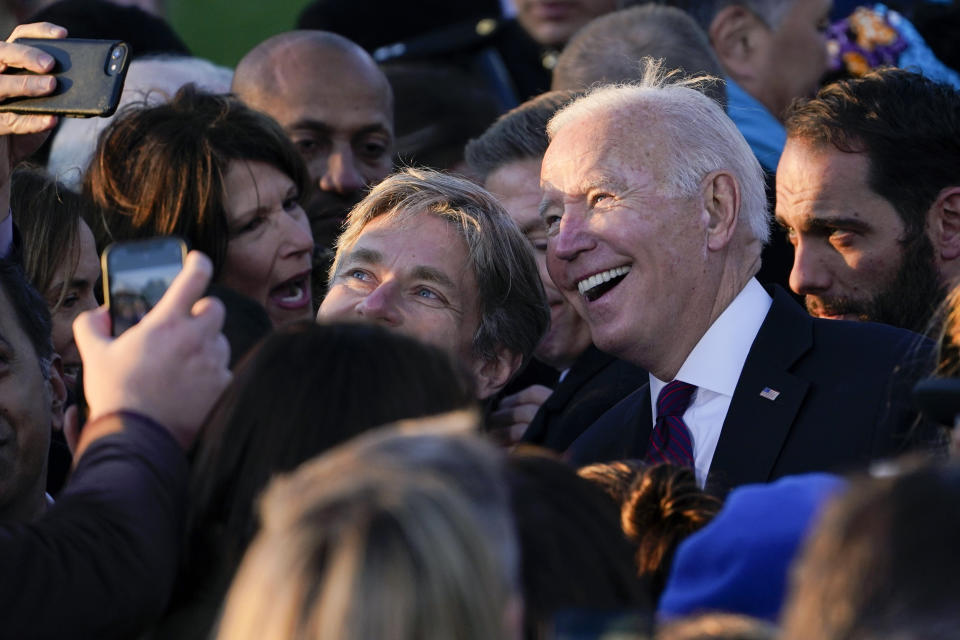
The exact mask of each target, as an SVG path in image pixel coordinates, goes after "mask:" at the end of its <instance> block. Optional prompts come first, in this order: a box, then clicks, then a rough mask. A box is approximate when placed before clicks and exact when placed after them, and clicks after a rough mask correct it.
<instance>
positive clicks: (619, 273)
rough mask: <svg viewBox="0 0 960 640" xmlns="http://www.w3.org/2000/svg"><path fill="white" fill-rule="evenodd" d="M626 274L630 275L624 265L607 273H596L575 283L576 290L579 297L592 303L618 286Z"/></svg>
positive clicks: (628, 269)
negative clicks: (578, 292)
mask: <svg viewBox="0 0 960 640" xmlns="http://www.w3.org/2000/svg"><path fill="white" fill-rule="evenodd" d="M628 273H630V267H629V266H626V265H624V266H622V267H616V268H615V269H608V270H607V271H602V272H600V273H596V274H594V275H592V276H590V277H589V278H584V279H583V280H581V281H580V282H578V283H577V289H578V290H579V291H580V295H582V296H583V297H584V298H586V299H587V300H588V301H589V302H593V301H594V300H597V299H598V298H600V297H601V296H603V295H604V294H605V293H607V292H608V291H610V290H611V289H613V288H614V287H615V286H617V285H618V284H620V281H621V280H623V279H624V277H625V276H626V275H627V274H628Z"/></svg>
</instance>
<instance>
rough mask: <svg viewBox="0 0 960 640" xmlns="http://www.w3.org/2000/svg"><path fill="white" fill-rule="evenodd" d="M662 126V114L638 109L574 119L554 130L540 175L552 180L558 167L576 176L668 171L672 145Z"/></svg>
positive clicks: (613, 111) (585, 115)
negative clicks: (636, 171)
mask: <svg viewBox="0 0 960 640" xmlns="http://www.w3.org/2000/svg"><path fill="white" fill-rule="evenodd" d="M662 125H663V120H662V118H661V117H660V116H658V115H654V114H651V113H646V112H643V111H639V110H638V112H636V113H627V112H625V111H624V110H622V109H621V110H607V111H603V112H599V113H594V114H584V115H582V116H579V117H577V118H574V119H571V120H569V121H567V122H565V123H564V126H563V127H561V128H559V129H558V130H556V131H555V132H554V136H553V138H552V140H551V142H550V146H549V147H548V148H547V153H546V155H545V156H544V161H543V167H542V170H541V178H542V179H544V180H546V179H549V178H550V177H551V175H552V174H553V173H555V172H556V170H557V168H558V167H565V168H569V169H572V170H573V172H574V173H575V174H576V175H583V174H585V173H595V172H598V171H599V172H601V173H603V172H610V173H621V172H623V171H628V170H633V169H645V170H656V171H665V170H666V169H667V168H668V167H669V166H670V154H671V146H672V145H671V144H670V139H669V136H668V135H667V131H666V130H665V129H664V128H663V126H662Z"/></svg>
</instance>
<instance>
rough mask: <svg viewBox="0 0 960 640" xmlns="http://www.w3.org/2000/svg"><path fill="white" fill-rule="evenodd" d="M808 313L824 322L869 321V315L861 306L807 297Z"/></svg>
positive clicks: (847, 302)
mask: <svg viewBox="0 0 960 640" xmlns="http://www.w3.org/2000/svg"><path fill="white" fill-rule="evenodd" d="M806 306H807V312H808V313H809V314H810V315H812V316H813V317H815V318H823V319H824V320H849V321H852V322H856V321H864V320H868V319H869V318H868V317H867V313H866V312H865V311H864V310H862V309H861V305H854V304H852V303H851V302H849V301H846V302H843V303H841V302H837V301H834V302H829V301H828V302H824V301H823V300H822V299H820V298H814V297H812V296H807V298H806Z"/></svg>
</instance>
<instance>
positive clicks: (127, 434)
mask: <svg viewBox="0 0 960 640" xmlns="http://www.w3.org/2000/svg"><path fill="white" fill-rule="evenodd" d="M103 420H114V421H120V423H121V426H122V429H121V430H120V431H118V432H116V433H113V434H111V435H108V436H104V437H102V438H100V439H98V440H96V441H94V442H93V443H91V444H90V446H89V448H88V449H87V451H86V452H85V453H84V454H83V456H82V457H81V458H80V460H79V462H78V464H77V468H76V469H75V471H74V474H73V477H72V478H71V481H70V483H69V484H68V486H67V488H66V489H65V490H64V492H63V493H62V494H61V497H60V499H59V501H58V502H57V503H56V505H54V506H53V507H52V508H51V509H50V510H49V511H48V512H47V513H46V514H45V515H44V516H43V517H42V518H41V519H39V520H38V521H36V522H34V523H31V524H28V525H6V526H2V527H0V575H2V576H3V579H2V580H0V620H3V622H2V627H0V628H2V635H3V637H11V638H62V637H70V638H119V637H127V638H129V637H135V636H136V635H137V632H138V631H140V630H142V629H143V628H144V627H145V626H147V625H149V624H150V622H152V621H153V620H155V619H156V618H158V617H159V616H160V614H161V613H162V612H163V610H164V608H165V606H166V604H167V600H168V598H169V596H170V592H171V589H172V586H173V581H174V578H175V577H176V569H177V564H178V553H179V546H180V540H181V531H182V526H183V524H182V523H183V515H184V514H183V512H184V501H185V496H186V484H187V476H188V467H187V461H186V457H185V456H184V454H183V452H182V450H181V449H180V447H179V446H178V444H177V443H176V441H174V439H173V438H172V437H171V436H170V435H169V433H168V432H167V431H166V430H165V429H163V428H162V427H161V426H159V425H157V424H155V423H152V422H151V421H149V420H147V419H145V418H141V417H138V416H136V415H133V414H127V413H124V414H116V415H113V416H107V417H105V418H103Z"/></svg>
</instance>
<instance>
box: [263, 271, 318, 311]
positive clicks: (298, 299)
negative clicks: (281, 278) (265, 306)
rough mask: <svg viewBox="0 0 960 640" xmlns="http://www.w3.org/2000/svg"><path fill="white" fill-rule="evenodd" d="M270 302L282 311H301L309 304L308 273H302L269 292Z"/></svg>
mask: <svg viewBox="0 0 960 640" xmlns="http://www.w3.org/2000/svg"><path fill="white" fill-rule="evenodd" d="M270 300H271V301H272V302H273V303H274V304H276V305H277V306H278V307H280V308H282V309H302V308H303V307H305V306H306V305H307V304H309V303H310V273H309V272H307V273H303V274H300V275H298V276H296V277H293V278H290V279H289V280H287V281H285V282H283V283H281V284H279V285H277V286H276V287H274V288H273V289H271V290H270Z"/></svg>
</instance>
